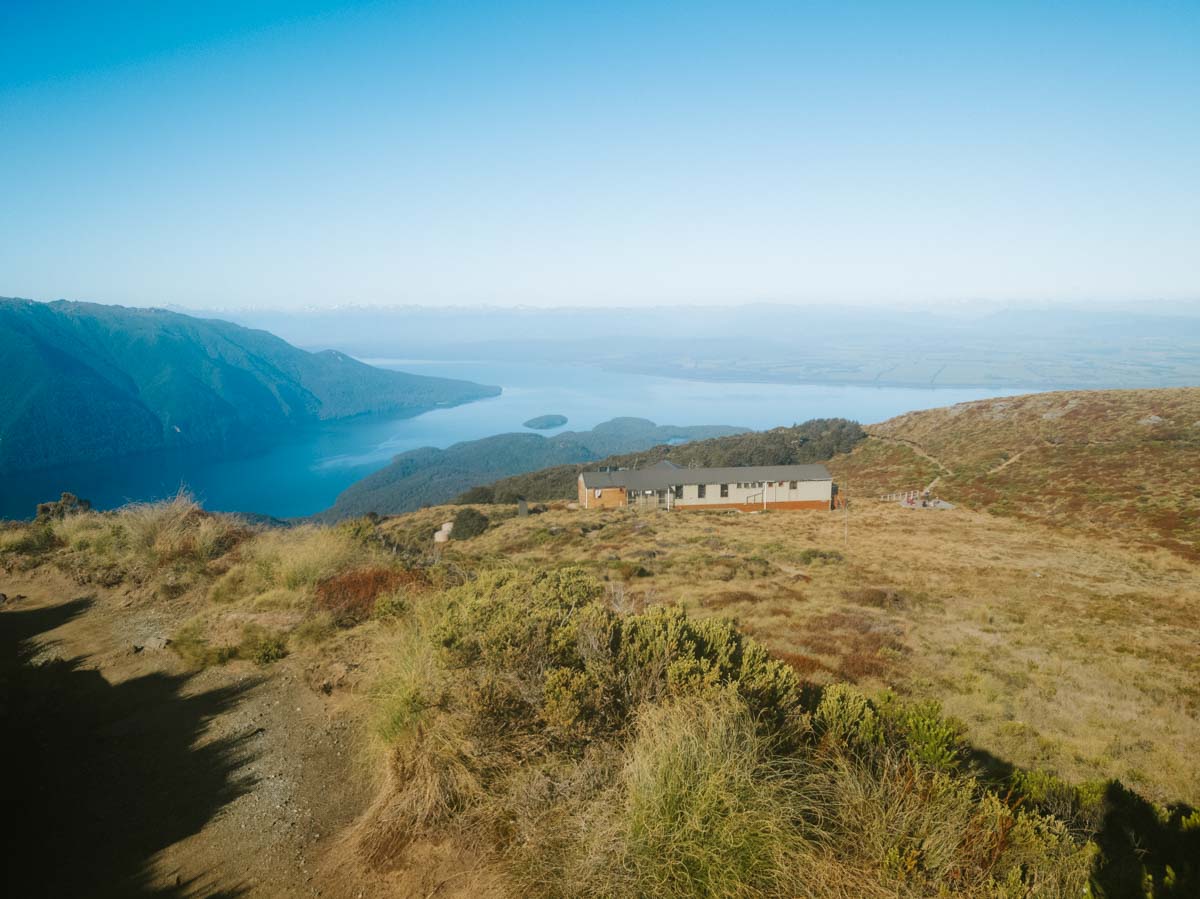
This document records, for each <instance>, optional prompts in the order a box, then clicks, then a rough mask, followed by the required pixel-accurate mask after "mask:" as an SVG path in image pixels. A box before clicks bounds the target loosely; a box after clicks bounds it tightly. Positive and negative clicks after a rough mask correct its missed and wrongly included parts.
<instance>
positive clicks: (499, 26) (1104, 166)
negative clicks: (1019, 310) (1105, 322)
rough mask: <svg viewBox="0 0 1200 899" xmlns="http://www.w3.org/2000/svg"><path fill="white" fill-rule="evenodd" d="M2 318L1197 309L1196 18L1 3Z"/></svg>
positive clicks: (616, 5)
mask: <svg viewBox="0 0 1200 899" xmlns="http://www.w3.org/2000/svg"><path fill="white" fill-rule="evenodd" d="M0 202H2V203H3V207H2V208H3V217H2V218H0V295H19V296H31V297H34V298H38V299H52V298H55V297H68V298H73V299H95V300H100V301H104V302H119V303H126V304H130V305H151V304H156V305H164V304H168V303H179V304H183V305H188V306H195V307H203V306H211V307H222V306H225V307H227V306H243V305H266V306H279V307H287V306H293V305H295V306H302V305H333V304H337V303H429V304H447V303H468V304H469V303H493V304H516V303H530V304H541V305H559V304H563V305H575V304H604V303H688V302H699V303H714V302H722V303H724V302H738V301H743V300H746V301H749V300H773V301H802V302H808V301H822V300H852V301H859V302H879V303H895V302H903V301H911V300H933V301H940V300H970V299H976V298H980V299H989V300H1007V299H1017V300H1046V299H1051V300H1053V299H1062V300H1072V301H1079V300H1089V299H1103V300H1112V299H1118V300H1153V299H1157V298H1174V299H1181V298H1182V299H1190V298H1196V297H1200V3H1198V2H1195V0H1192V2H1179V3H1158V2H1144V3H1135V2H1128V3H1107V2H1101V0H1093V2H1090V3H1046V2H1036V3H1034V2H1031V3H1022V2H1016V0H1006V2H994V3H980V2H967V0H960V2H948V3H938V4H934V3H929V4H919V3H898V2H894V0H885V2H878V3H858V2H822V3H802V2H786V3H755V2H729V3H719V4H717V3H704V2H686V3H682V2H681V3H637V4H633V3H621V2H615V0H608V2H596V3H590V2H559V3H519V2H513V3H495V4H491V3H483V2H476V3H467V2H463V3H433V2H426V3H364V4H350V3H321V2H315V0H313V2H304V0H290V2H263V3H253V2H224V0H206V2H195V3H183V2H167V0H156V2H138V3H119V2H118V3H101V2H96V0H89V2H80V3H69V2H55V0H28V2H20V0H0Z"/></svg>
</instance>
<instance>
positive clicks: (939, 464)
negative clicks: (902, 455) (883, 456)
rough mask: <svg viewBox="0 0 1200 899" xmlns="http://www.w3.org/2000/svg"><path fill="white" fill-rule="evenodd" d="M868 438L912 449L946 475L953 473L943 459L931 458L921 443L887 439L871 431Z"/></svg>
mask: <svg viewBox="0 0 1200 899" xmlns="http://www.w3.org/2000/svg"><path fill="white" fill-rule="evenodd" d="M867 436H868V437H870V438H871V439H872V440H879V441H881V442H883V443H894V444H896V445H897V446H903V447H907V448H908V449H910V450H912V451H913V452H914V453H916V454H917V455H918V456H920V457H921V458H922V459H925V460H926V461H927V462H932V463H933V464H934V465H936V466H937V467H938V468H940V469H941V470H942V471H943V472H944V473H945V474H952V473H953V472H952V471H951V470H950V466H949V465H946V464H944V463H943V462H942V460H941V459H938V458H936V457H935V456H931V455H930V454H929V453H928V452H926V451H925V450H924V449H923V448H922V447H921V445H920V444H919V443H914V442H913V441H912V440H906V439H904V438H903V437H886V436H884V435H883V434H874V433H871V432H870V431H868V432H867Z"/></svg>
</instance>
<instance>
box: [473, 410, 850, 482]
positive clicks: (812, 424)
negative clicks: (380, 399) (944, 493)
mask: <svg viewBox="0 0 1200 899" xmlns="http://www.w3.org/2000/svg"><path fill="white" fill-rule="evenodd" d="M864 437H866V434H865V432H864V431H863V429H862V428H861V427H860V426H859V424H858V423H857V422H853V421H849V420H848V419H845V418H814V419H811V420H809V421H806V422H803V423H802V424H797V425H791V426H790V427H783V428H772V429H771V430H769V431H748V432H746V433H742V434H732V435H725V436H714V437H710V438H709V439H707V440H696V441H694V442H691V443H685V444H681V445H674V446H673V445H670V444H666V443H662V444H659V445H658V446H652V447H647V448H645V449H641V450H637V451H632V452H619V451H615V452H616V453H617V454H614V455H608V456H607V457H605V458H601V459H581V460H577V461H576V462H573V463H572V462H568V463H567V464H560V465H555V466H552V467H549V468H543V469H540V470H537V471H531V472H529V473H528V474H517V475H514V476H512V477H507V478H502V479H500V480H498V481H495V482H494V483H491V484H487V485H484V486H480V487H475V488H472V489H470V490H467V491H465V492H463V493H462V494H461V495H460V496H459V498H458V499H457V500H456V502H462V503H492V502H498V503H511V502H514V501H515V500H516V499H517V497H523V498H525V499H529V500H537V501H545V500H554V499H573V498H574V497H575V494H576V479H577V478H578V477H579V473H580V472H582V471H585V470H589V469H597V468H645V467H646V466H649V465H653V464H654V463H655V462H661V461H662V460H664V459H669V460H670V461H672V462H674V463H675V464H676V465H682V466H684V467H687V466H699V467H702V468H720V467H724V466H736V465H798V464H803V463H807V462H824V461H825V460H826V459H830V458H832V457H833V456H835V455H837V454H838V453H847V452H849V451H850V450H852V449H853V448H854V447H855V446H856V445H857V444H858V442H859V441H861V440H862V439H863V438H864Z"/></svg>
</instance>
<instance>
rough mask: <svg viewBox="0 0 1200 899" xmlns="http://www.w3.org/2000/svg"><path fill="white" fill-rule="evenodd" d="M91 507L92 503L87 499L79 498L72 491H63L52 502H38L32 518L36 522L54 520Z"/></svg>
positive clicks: (89, 509)
mask: <svg viewBox="0 0 1200 899" xmlns="http://www.w3.org/2000/svg"><path fill="white" fill-rule="evenodd" d="M91 508H92V504H91V502H90V501H89V500H86V499H80V498H79V497H77V496H76V495H75V494H74V493H64V494H62V495H61V496H60V497H59V498H58V499H57V500H55V501H53V502H49V503H38V505H37V517H36V518H35V519H34V520H35V521H38V522H45V521H54V520H58V519H63V518H66V517H67V516H68V515H77V514H79V513H80V512H89V511H91Z"/></svg>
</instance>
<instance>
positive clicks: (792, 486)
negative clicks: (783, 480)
mask: <svg viewBox="0 0 1200 899" xmlns="http://www.w3.org/2000/svg"><path fill="white" fill-rule="evenodd" d="M788 489H789V490H795V489H796V482H795V481H788Z"/></svg>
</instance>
